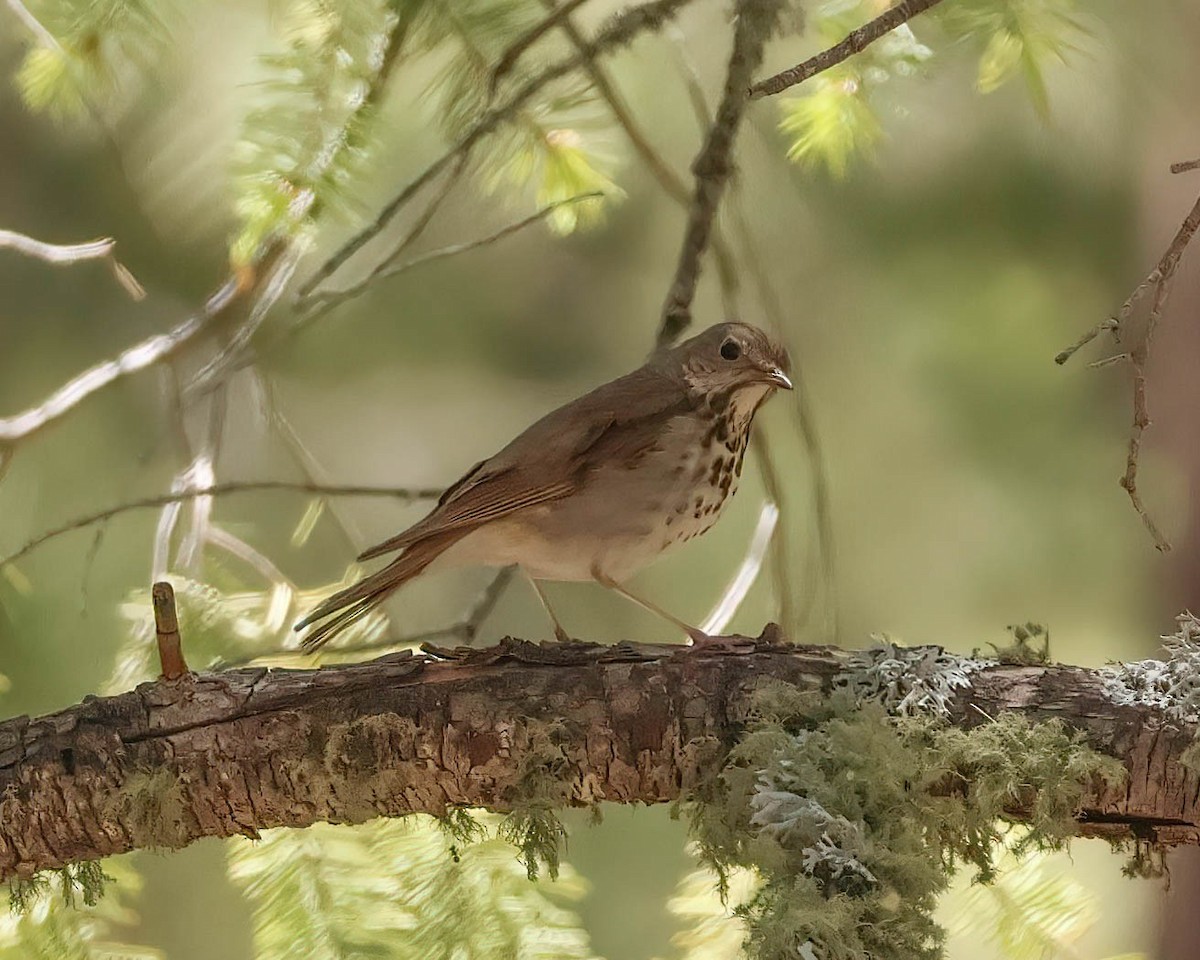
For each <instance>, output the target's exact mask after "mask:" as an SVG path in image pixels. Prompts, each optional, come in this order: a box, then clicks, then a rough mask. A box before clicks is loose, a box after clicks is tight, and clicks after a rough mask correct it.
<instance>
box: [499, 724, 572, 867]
mask: <svg viewBox="0 0 1200 960" xmlns="http://www.w3.org/2000/svg"><path fill="white" fill-rule="evenodd" d="M527 722H528V723H529V726H528V727H527V729H526V733H527V735H528V737H529V747H528V749H527V750H526V753H525V758H524V760H523V761H522V764H521V770H520V773H519V775H518V777H517V780H516V782H515V783H514V785H513V786H512V787H511V788H510V789H509V790H508V791H507V792H506V795H505V797H504V802H505V804H506V805H507V806H509V807H510V813H509V814H508V815H507V816H506V817H505V818H504V820H503V821H501V823H500V827H499V829H498V830H497V833H498V834H499V836H500V838H501V839H503V840H506V841H508V842H509V843H511V844H513V845H514V846H515V847H517V849H518V850H520V852H521V862H522V863H523V864H524V865H525V872H526V873H527V874H528V875H529V879H530V880H536V879H537V877H538V875H539V874H540V873H541V869H542V868H543V867H545V869H546V872H547V873H548V874H549V875H550V879H551V880H556V879H558V869H559V865H560V862H561V858H562V847H563V844H564V842H565V841H566V838H567V830H566V828H565V827H564V826H563V825H562V822H561V821H560V820H559V819H558V815H557V814H556V813H555V811H556V810H559V809H561V808H563V807H565V806H567V805H568V804H569V803H570V801H571V783H570V772H571V769H570V764H569V763H568V761H567V757H566V754H565V753H564V752H563V749H562V746H561V744H562V743H563V742H565V741H569V740H570V739H571V737H570V730H569V728H568V727H567V725H566V724H565V723H564V722H562V721H557V722H554V723H548V724H543V723H537V722H534V721H527Z"/></svg>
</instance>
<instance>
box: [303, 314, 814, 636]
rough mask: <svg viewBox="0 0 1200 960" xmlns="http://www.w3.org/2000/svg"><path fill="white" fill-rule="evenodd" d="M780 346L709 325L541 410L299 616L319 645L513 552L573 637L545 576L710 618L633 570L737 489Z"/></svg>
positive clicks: (558, 631) (780, 364) (782, 353)
mask: <svg viewBox="0 0 1200 960" xmlns="http://www.w3.org/2000/svg"><path fill="white" fill-rule="evenodd" d="M789 369H790V363H789V359H788V354H787V351H786V349H785V348H784V347H783V346H782V345H781V344H780V343H779V342H778V341H776V340H775V339H773V338H772V337H770V336H769V335H768V334H766V333H765V332H764V331H762V330H760V329H759V328H758V327H755V326H753V325H751V324H749V323H741V322H726V323H719V324H716V325H715V326H712V327H709V328H708V329H706V330H704V331H703V332H701V333H699V334H697V335H696V336H693V337H692V338H690V339H689V340H686V341H684V342H682V343H680V344H678V345H677V346H675V347H673V348H665V349H660V350H659V351H658V352H657V353H656V354H654V355H653V356H651V358H650V359H649V360H648V361H647V362H646V363H645V364H644V365H643V366H641V367H639V368H638V369H637V370H634V371H633V372H632V373H628V374H626V375H625V376H623V377H619V378H618V379H616V380H612V381H610V382H609V383H606V384H604V385H603V386H600V387H597V388H596V389H594V390H592V391H591V392H590V393H586V394H584V395H583V396H581V397H579V398H578V399H576V400H573V401H571V402H570V403H567V404H565V405H564V406H561V407H559V408H558V409H557V410H554V411H553V412H551V413H549V414H547V415H546V416H544V417H543V418H542V419H540V420H538V421H537V422H536V423H534V424H533V425H532V426H530V427H528V428H527V429H526V430H525V431H524V432H523V433H521V434H520V435H518V436H517V437H516V439H514V440H513V441H512V442H511V443H509V444H508V446H506V447H504V449H502V450H501V451H500V452H499V453H497V454H495V455H494V456H492V457H489V458H488V459H486V460H481V461H479V462H478V463H477V464H475V466H473V467H472V468H471V469H470V470H468V471H467V472H466V473H465V474H464V475H463V476H462V477H461V478H460V479H459V480H458V481H457V482H455V483H454V484H453V485H451V486H450V487H449V488H448V489H447V490H446V491H445V492H444V493H443V494H442V495H441V497H440V499H439V500H438V501H437V505H436V506H435V507H434V508H433V509H432V510H431V511H430V512H429V514H428V515H427V516H426V517H424V518H423V519H421V520H419V521H417V522H416V523H415V524H413V525H412V526H410V527H409V528H408V529H406V530H404V531H402V532H401V533H398V534H396V535H395V536H394V537H391V538H389V539H388V540H385V541H383V542H382V543H380V544H378V545H376V546H374V547H371V548H370V549H368V550H365V551H363V553H362V554H360V555H359V557H358V559H359V561H367V560H373V559H375V558H377V557H383V556H386V555H388V554H393V553H395V554H398V556H396V557H395V559H393V560H392V561H391V562H390V563H388V564H387V565H386V566H385V567H383V568H382V569H380V570H378V571H377V572H375V573H372V574H370V575H368V576H366V577H364V578H363V579H361V580H359V581H358V582H357V583H354V584H352V585H351V586H349V587H347V588H346V589H344V590H341V591H339V592H337V593H334V594H333V595H331V596H330V597H328V598H327V599H325V600H324V601H323V602H322V603H320V604H319V605H318V606H317V607H316V608H315V609H313V610H312V611H311V612H310V613H309V614H308V615H307V616H305V617H304V618H303V619H302V620H300V621H299V622H298V623H297V624H296V625H295V629H296V630H297V631H299V630H304V629H306V628H308V627H311V628H312V629H311V630H309V631H308V633H307V634H306V635H305V636H304V637H303V639H302V640H301V644H302V646H304V647H305V648H306V649H308V650H315V649H316V648H318V647H320V646H321V645H322V644H324V643H325V642H327V641H328V640H330V639H331V638H333V637H334V636H336V635H337V634H338V633H340V632H341V631H343V630H345V629H346V628H347V627H349V626H350V625H351V624H353V623H355V622H357V621H358V620H360V619H361V618H362V617H364V616H366V615H367V614H368V613H370V612H371V611H372V610H374V609H375V608H377V607H378V606H379V605H380V604H381V603H382V602H383V601H384V600H385V599H387V598H388V597H389V596H390V595H391V594H392V593H394V592H395V591H396V590H397V589H399V588H400V587H401V586H402V585H403V584H405V583H407V582H408V581H410V580H412V579H413V578H414V577H417V576H419V575H421V574H422V573H425V572H427V571H430V570H436V569H448V568H454V567H463V566H474V565H480V566H493V567H505V566H511V565H516V566H517V567H519V568H520V570H521V572H522V573H523V574H525V575H526V577H527V578H528V579H529V581H530V583H531V585H532V586H533V589H534V592H535V593H536V594H537V597H538V599H539V601H540V602H541V605H542V606H543V608H544V609H545V611H546V613H547V615H548V616H549V619H550V622H551V624H553V627H554V635H555V637H556V638H557V639H558V640H560V641H563V642H569V641H570V640H571V637H570V635H569V634H568V633H567V631H566V630H565V629H564V628H563V626H562V622H561V621H560V620H559V618H558V616H557V615H556V614H555V612H554V609H553V607H551V605H550V602H549V599H548V598H547V596H546V593H545V590H544V589H543V588H542V582H543V581H595V582H597V583H599V584H601V585H602V586H604V587H607V588H608V589H610V590H612V591H614V592H616V593H618V594H620V595H621V596H623V597H625V598H626V599H628V600H630V601H632V602H633V603H636V604H638V605H639V606H641V607H643V608H645V609H646V610H649V611H650V612H651V613H654V614H656V615H658V616H659V617H661V618H663V619H664V620H666V621H668V622H670V623H671V624H673V625H674V626H675V627H677V628H679V629H680V630H682V631H683V632H684V633H686V634H687V636H688V637H689V638H690V639H691V641H692V642H693V644H704V643H706V642H709V641H710V640H712V639H713V638H710V637H709V636H708V635H707V634H705V633H704V632H703V631H701V630H699V629H698V628H696V627H693V626H691V625H690V624H688V623H685V622H684V621H683V620H680V619H679V618H678V617H676V616H674V615H673V614H671V613H668V612H667V611H666V610H664V609H662V608H661V607H659V606H658V605H656V604H654V603H652V602H651V601H649V600H646V599H645V598H643V597H640V596H637V595H635V594H633V593H631V592H630V591H629V590H628V588H627V587H626V586H625V581H626V580H627V579H628V578H629V577H630V576H632V575H633V574H634V573H636V572H637V571H638V570H640V569H641V568H642V567H644V566H646V565H647V564H649V563H650V562H651V561H653V560H655V559H657V558H658V557H659V555H661V554H662V553H663V552H664V551H666V550H668V549H670V548H671V547H673V546H675V545H676V544H679V543H682V542H685V541H687V540H691V539H693V538H694V537H697V536H699V535H701V534H703V533H705V532H706V531H707V530H708V529H709V528H710V527H711V526H712V525H713V524H714V523H715V522H716V521H717V519H718V517H719V516H720V515H721V512H722V510H723V509H724V507H725V506H726V504H727V503H728V502H729V499H730V498H731V497H732V496H733V494H734V493H735V492H736V490H737V486H738V479H739V478H740V476H741V471H742V461H743V458H744V456H745V453H746V445H747V443H748V441H749V438H750V430H751V426H752V424H753V421H754V415H755V414H756V413H757V412H758V410H759V408H760V407H761V406H762V404H763V403H764V402H765V401H766V400H767V399H768V398H769V397H771V396H772V395H773V394H774V393H775V392H776V390H779V389H784V390H790V389H792V381H791V380H790V379H789V376H788V371H789Z"/></svg>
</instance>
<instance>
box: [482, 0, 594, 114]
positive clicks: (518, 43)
mask: <svg viewBox="0 0 1200 960" xmlns="http://www.w3.org/2000/svg"><path fill="white" fill-rule="evenodd" d="M585 3H587V0H567V2H566V3H564V4H563V5H562V6H559V7H556V6H554V5H553V4H548V6H549V7H550V13H549V14H548V15H547V16H546V17H544V18H542V19H541V20H540V21H538V22H537V23H535V24H534V25H533V26H532V27H530V28H529V29H528V30H527V31H525V33H523V34H522V35H521V36H519V37H517V39H516V40H514V41H513V42H512V43H511V44H509V47H508V49H507V50H505V51H504V53H503V54H501V55H500V59H499V60H497V61H496V65H495V66H494V67H492V72H491V76H490V77H489V78H488V96H489V98H490V97H493V96H495V94H496V89H497V88H498V87H499V86H500V81H501V80H503V79H504V78H505V77H506V76H508V75H509V73H511V72H512V69H513V67H515V66H516V65H517V61H518V60H520V59H521V57H523V56H524V55H525V51H526V50H528V49H529V48H530V47H532V46H533V45H534V44H535V43H537V42H538V41H539V40H540V39H542V37H544V36H545V35H546V34H547V33H549V32H550V31H551V30H553V29H554V28H555V27H556V26H558V24H560V23H562V22H563V21H564V20H566V19H567V18H568V17H569V16H570V15H571V14H572V13H574V12H575V10H577V9H578V8H579V7H581V6H583V5H584V4H585Z"/></svg>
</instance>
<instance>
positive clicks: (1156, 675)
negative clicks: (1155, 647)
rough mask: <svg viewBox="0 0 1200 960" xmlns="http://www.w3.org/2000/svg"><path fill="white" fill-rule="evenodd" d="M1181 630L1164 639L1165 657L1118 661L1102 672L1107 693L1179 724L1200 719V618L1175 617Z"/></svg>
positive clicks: (1183, 615)
mask: <svg viewBox="0 0 1200 960" xmlns="http://www.w3.org/2000/svg"><path fill="white" fill-rule="evenodd" d="M1175 619H1176V622H1177V623H1178V624H1179V629H1178V630H1176V631H1175V633H1173V634H1171V635H1170V636H1166V637H1163V638H1162V642H1163V649H1164V650H1166V652H1167V659H1165V660H1138V661H1137V662H1135V663H1119V664H1116V665H1115V666H1113V667H1110V668H1108V669H1107V670H1105V671H1103V673H1104V676H1105V684H1104V688H1105V692H1107V694H1108V696H1109V698H1110V699H1111V700H1112V701H1113V703H1116V704H1118V705H1120V706H1145V707H1151V708H1153V709H1155V710H1160V711H1162V713H1164V714H1165V715H1166V716H1167V717H1168V718H1169V719H1171V720H1174V721H1177V722H1179V723H1196V722H1198V721H1200V620H1197V619H1196V617H1195V616H1194V615H1193V614H1191V613H1181V614H1180V615H1179V616H1178V617H1176V618H1175Z"/></svg>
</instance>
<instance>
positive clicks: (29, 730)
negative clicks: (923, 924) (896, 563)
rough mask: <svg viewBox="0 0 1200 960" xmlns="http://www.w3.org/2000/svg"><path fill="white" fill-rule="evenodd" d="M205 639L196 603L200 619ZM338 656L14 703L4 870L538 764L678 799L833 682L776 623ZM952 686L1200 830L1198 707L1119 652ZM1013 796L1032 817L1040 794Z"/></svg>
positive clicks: (482, 780)
mask: <svg viewBox="0 0 1200 960" xmlns="http://www.w3.org/2000/svg"><path fill="white" fill-rule="evenodd" d="M180 628H181V632H182V634H183V645H184V648H185V649H186V645H187V630H188V625H187V623H181V624H180ZM429 649H430V652H429V654H426V655H415V656H413V655H397V654H392V655H390V656H385V657H381V658H380V659H378V660H374V661H371V662H369V663H359V664H349V665H343V666H325V667H322V668H321V669H320V670H285V669H275V670H266V669H263V668H257V669H254V668H252V669H242V670H229V671H225V672H222V673H206V674H200V675H195V674H185V675H184V676H183V677H181V678H179V679H177V680H174V681H165V680H160V681H159V682H157V683H150V684H143V685H141V686H139V687H138V688H137V689H136V690H132V691H130V692H128V693H123V694H120V695H118V696H114V697H88V698H87V699H85V700H84V701H83V702H82V703H80V704H78V705H76V706H73V707H70V708H68V709H66V710H63V711H61V712H59V713H56V714H52V715H49V716H46V717H41V718H39V719H35V720H30V719H29V718H28V717H19V718H17V719H15V720H10V721H7V722H6V723H3V724H0V797H3V802H2V803H0V879H7V878H11V877H14V876H30V875H31V874H33V873H34V872H36V871H37V870H41V869H45V868H51V867H61V866H63V865H64V864H67V863H71V862H75V861H79V860H91V859H96V858H99V857H103V856H108V855H110V854H115V853H120V852H124V851H127V850H132V849H138V848H160V849H161V848H178V847H183V846H185V845H187V844H189V843H191V842H193V841H194V840H197V839H199V838H200V837H207V836H218V837H221V836H231V835H237V834H241V835H246V836H256V835H257V834H258V832H259V831H261V830H264V829H267V828H269V827H276V826H291V827H304V826H308V825H310V824H312V823H316V822H318V821H331V822H335V823H359V822H362V821H364V820H367V819H370V818H373V817H380V816H388V817H393V816H403V815H405V814H409V813H416V812H423V813H432V814H436V815H443V814H445V813H446V812H447V811H448V809H449V808H451V807H456V806H472V807H488V808H492V809H497V810H506V809H511V806H512V804H513V802H514V798H516V797H519V796H520V795H521V791H520V784H521V782H522V778H528V777H529V776H531V771H533V772H540V773H542V774H543V775H546V776H552V777H553V778H554V780H555V781H556V783H558V784H559V785H560V786H561V788H562V791H563V796H564V797H565V798H566V800H567V802H570V803H573V804H577V805H585V804H592V803H596V802H598V801H600V800H606V801H610V802H616V803H663V802H670V801H672V800H674V799H676V798H678V797H679V796H680V795H681V794H683V793H685V792H687V791H689V790H691V789H692V788H694V787H696V786H697V785H698V784H699V783H701V782H703V781H704V780H705V779H706V778H709V777H712V776H713V775H714V774H715V773H716V772H717V771H719V770H720V769H721V766H722V764H723V762H724V760H725V756H726V750H727V747H728V744H730V743H732V742H734V741H735V740H736V739H737V737H738V735H739V732H740V730H741V729H742V727H743V725H744V724H745V722H746V721H747V719H749V718H750V717H751V716H752V709H753V708H752V702H753V701H752V696H753V692H754V690H755V688H756V687H757V686H759V685H760V684H762V683H763V682H764V681H767V680H771V681H776V682H784V683H791V684H795V685H797V686H798V687H800V688H801V689H804V690H808V691H811V692H813V693H820V692H828V691H829V690H830V688H831V687H832V685H833V683H834V681H835V679H836V678H837V677H838V675H839V673H840V672H841V671H842V670H843V669H844V668H845V667H846V666H847V656H846V654H844V653H843V652H841V651H839V650H837V649H836V648H832V647H799V646H791V645H788V644H783V643H781V642H780V641H779V639H778V632H777V630H775V629H774V628H770V627H769V628H768V629H767V630H765V631H764V633H763V636H762V637H760V638H759V639H758V640H748V639H745V638H731V639H730V642H729V643H727V644H724V645H722V646H721V647H720V648H710V649H699V650H697V649H693V648H689V647H684V646H679V645H672V644H631V643H621V644H617V645H616V646H603V645H600V644H591V643H579V642H576V643H571V644H544V645H538V644H533V643H528V642H526V641H522V640H512V639H509V640H506V641H504V642H503V643H501V644H500V645H499V646H497V647H491V648H488V649H484V650H463V649H461V648H460V649H458V650H438V649H434V648H429ZM972 681H973V682H972V685H971V687H969V688H966V689H962V690H959V691H958V692H957V694H956V695H955V697H954V699H953V701H952V718H951V719H952V722H954V723H957V724H960V725H962V726H973V725H976V724H978V723H979V718H980V717H981V716H986V717H996V716H999V715H1000V714H1001V713H1003V712H1005V711H1018V712H1020V713H1022V714H1024V715H1026V716H1028V717H1029V718H1030V719H1031V720H1043V719H1047V718H1050V717H1054V718H1057V719H1059V720H1062V721H1064V722H1066V723H1067V724H1069V725H1070V726H1072V727H1074V728H1076V729H1078V730H1080V731H1081V732H1082V733H1083V734H1084V735H1085V737H1086V739H1087V742H1088V743H1089V745H1090V746H1091V747H1093V748H1094V749H1096V750H1099V751H1101V752H1103V753H1106V754H1108V755H1110V756H1115V757H1117V758H1119V759H1120V760H1121V761H1122V762H1123V763H1124V764H1125V766H1126V767H1127V768H1128V769H1129V770H1130V771H1132V772H1133V773H1134V774H1135V775H1133V776H1130V778H1129V780H1128V783H1127V784H1126V785H1125V786H1122V787H1117V788H1112V787H1107V788H1106V787H1102V786H1101V785H1099V784H1094V785H1093V786H1092V788H1091V789H1090V790H1089V791H1088V792H1087V793H1085V795H1084V796H1083V798H1082V802H1081V804H1080V809H1079V811H1078V814H1077V817H1078V821H1079V826H1080V832H1081V833H1082V834H1084V835H1092V836H1104V837H1108V838H1123V837H1128V836H1129V835H1130V833H1131V832H1133V833H1134V834H1136V836H1137V837H1139V838H1141V839H1142V840H1145V841H1148V842H1157V843H1162V844H1171V843H1195V842H1197V840H1198V839H1200V800H1198V799H1197V793H1196V789H1195V786H1196V779H1195V776H1194V775H1193V774H1191V773H1189V772H1188V770H1187V769H1186V768H1185V767H1183V766H1182V765H1181V764H1180V763H1179V758H1180V756H1181V754H1182V753H1183V751H1184V750H1185V749H1186V748H1187V747H1188V746H1189V745H1190V744H1191V743H1192V737H1193V731H1192V730H1191V729H1189V728H1188V727H1187V725H1181V726H1179V727H1176V726H1171V725H1164V724H1163V722H1162V721H1163V716H1162V714H1161V713H1160V712H1159V711H1158V710H1156V709H1154V708H1150V707H1134V706H1121V705H1118V704H1116V703H1113V702H1112V700H1111V699H1110V698H1109V697H1108V695H1107V694H1106V691H1105V686H1104V684H1105V677H1104V675H1103V673H1102V672H1101V671H1097V670H1088V669H1084V668H1081V667H1069V666H996V667H990V668H988V669H986V670H984V671H982V672H980V673H976V674H974V675H973V677H972ZM1022 802H1028V800H1027V799H1026V800H1024V801H1023V800H1022V798H1020V797H1016V796H1014V797H1013V809H1012V811H1011V813H1012V815H1013V816H1014V817H1017V818H1020V817H1021V816H1022V814H1023V813H1024V814H1026V815H1027V814H1028V812H1029V811H1028V810H1027V809H1025V808H1023V807H1022Z"/></svg>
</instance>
